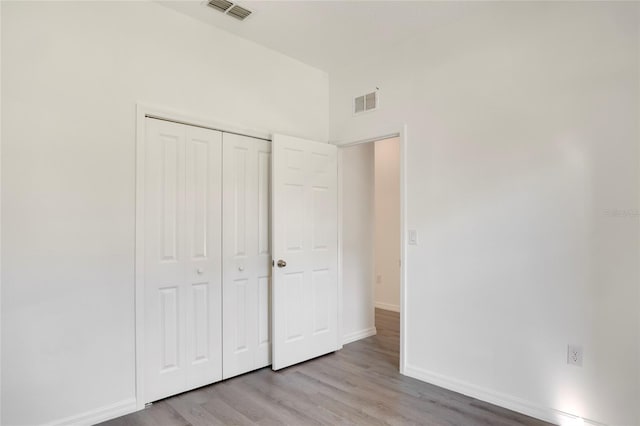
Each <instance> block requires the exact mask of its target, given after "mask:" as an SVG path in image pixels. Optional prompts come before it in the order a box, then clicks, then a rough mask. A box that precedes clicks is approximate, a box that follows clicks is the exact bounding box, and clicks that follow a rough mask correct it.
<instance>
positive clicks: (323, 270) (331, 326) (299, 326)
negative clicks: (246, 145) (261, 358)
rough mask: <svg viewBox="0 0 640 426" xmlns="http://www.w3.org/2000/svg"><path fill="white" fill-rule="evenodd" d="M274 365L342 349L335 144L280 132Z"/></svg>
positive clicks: (275, 146)
mask: <svg viewBox="0 0 640 426" xmlns="http://www.w3.org/2000/svg"><path fill="white" fill-rule="evenodd" d="M271 149H272V155H273V171H272V184H273V210H272V223H273V227H272V233H273V249H272V253H273V258H274V259H275V262H276V265H275V268H274V269H273V368H274V369H276V370H277V369H280V368H284V367H287V366H289V365H292V364H295V363H298V362H301V361H305V360H307V359H310V358H314V357H316V356H319V355H323V354H326V353H328V352H332V351H335V350H336V349H337V324H338V272H337V262H338V232H337V221H338V210H337V203H338V191H337V174H338V172H337V170H338V169H337V149H336V147H335V145H329V144H325V143H318V142H312V141H307V140H304V139H298V138H294V137H290V136H283V135H275V137H274V139H273V143H272V146H271Z"/></svg>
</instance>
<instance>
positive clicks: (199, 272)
mask: <svg viewBox="0 0 640 426" xmlns="http://www.w3.org/2000/svg"><path fill="white" fill-rule="evenodd" d="M196 272H197V273H198V275H202V273H203V272H204V270H203V269H202V268H198V269H196Z"/></svg>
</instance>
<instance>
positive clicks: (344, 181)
mask: <svg viewBox="0 0 640 426" xmlns="http://www.w3.org/2000/svg"><path fill="white" fill-rule="evenodd" d="M338 154H339V161H340V164H339V168H340V171H341V183H340V203H341V207H340V212H341V218H340V219H341V229H342V250H341V264H342V335H343V341H344V342H345V343H348V342H351V341H353V340H357V339H359V338H363V337H367V336H370V335H372V334H374V333H375V325H374V311H373V281H374V278H373V271H374V215H373V210H374V196H375V194H374V185H375V176H374V158H375V156H374V155H375V150H374V146H373V144H371V143H367V144H362V145H355V146H351V147H348V148H342V149H340V150H339V151H338Z"/></svg>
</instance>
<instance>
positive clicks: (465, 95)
mask: <svg viewBox="0 0 640 426" xmlns="http://www.w3.org/2000/svg"><path fill="white" fill-rule="evenodd" d="M434 7H472V8H473V10H470V11H469V12H470V13H467V14H461V15H460V16H461V17H460V19H459V20H458V21H455V22H448V23H446V25H442V26H440V27H433V28H429V29H428V30H429V32H427V33H426V34H425V36H424V37H422V38H416V39H411V40H406V41H405V42H403V43H400V44H398V45H397V46H396V49H395V50H394V51H392V52H380V55H379V56H378V57H376V58H371V60H370V61H368V62H366V63H361V64H356V65H354V66H352V67H351V68H349V69H347V70H345V71H343V72H341V73H337V74H335V75H334V74H332V75H331V109H330V111H331V119H330V122H331V139H332V140H333V141H338V142H340V141H350V140H359V139H364V138H368V137H373V136H376V135H386V134H389V133H391V132H393V131H397V130H398V128H399V127H401V125H402V124H403V123H406V125H407V153H406V159H407V170H406V173H407V185H408V187H407V197H408V198H407V228H408V229H416V230H417V231H418V238H419V245H418V246H408V252H407V253H408V254H407V256H408V262H407V265H406V266H407V282H406V311H405V314H406V320H407V323H406V330H407V334H406V336H405V337H406V363H407V365H406V372H407V373H408V374H411V375H413V376H416V377H420V378H422V379H424V380H427V381H431V382H434V383H438V384H441V385H444V386H447V387H449V388H453V389H457V390H460V391H463V392H465V393H468V394H473V395H476V396H478V397H480V398H483V399H488V400H492V401H494V402H497V403H499V404H502V405H506V406H509V407H512V408H516V409H519V410H521V411H526V412H528V413H530V414H534V415H538V416H540V417H546V418H548V419H551V420H555V421H559V420H560V419H561V417H562V416H561V414H560V413H559V412H558V411H555V410H561V411H564V412H567V413H572V414H575V415H580V416H583V417H586V418H588V419H593V420H596V421H600V422H603V423H607V424H613V425H631V424H639V423H640V411H639V407H640V406H639V405H638V401H640V383H639V377H640V371H639V367H638V365H639V361H640V348H639V347H640V342H639V336H640V329H639V324H640V318H639V315H640V294H639V285H638V283H639V280H640V276H639V270H638V260H639V256H640V247H639V241H638V240H639V235H640V234H639V231H640V226H639V223H640V219H639V217H638V214H637V211H638V210H637V209H638V208H639V199H638V195H639V193H640V191H639V189H640V188H639V184H638V178H639V177H640V176H639V173H638V158H639V155H638V154H639V152H638V151H639V150H638V141H639V120H638V117H639V113H640V111H639V92H638V79H639V71H640V69H639V65H638V64H639V51H640V49H639V47H640V46H639V30H638V28H639V10H638V8H639V7H640V5H638V4H637V3H612V2H597V3H596V2H591V3H584V2H580V3H567V2H533V3H520V2H517V3H509V2H487V3H479V4H474V5H473V6H469V3H453V4H452V3H448V4H447V3H440V4H434ZM471 12H473V13H471ZM376 86H378V87H380V90H381V103H380V104H381V109H380V110H379V111H377V112H374V113H370V114H365V115H362V116H356V117H354V116H352V114H351V111H350V107H351V105H352V97H353V96H354V95H358V94H362V93H366V91H367V90H368V89H371V88H374V87H376ZM615 209H619V210H626V211H629V213H627V214H625V215H624V216H621V215H620V214H619V213H616V212H615ZM568 343H577V344H582V345H583V347H584V366H583V367H582V368H577V367H573V366H568V365H567V364H566V349H567V344H568Z"/></svg>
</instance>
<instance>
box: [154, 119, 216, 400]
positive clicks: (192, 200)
mask: <svg viewBox="0 0 640 426" xmlns="http://www.w3.org/2000/svg"><path fill="white" fill-rule="evenodd" d="M221 155H222V135H221V133H220V132H217V131H213V130H207V129H201V128H197V127H191V126H186V125H182V124H176V123H171V122H167V121H163V120H157V119H151V118H148V119H147V120H146V138H145V191H144V200H145V202H144V214H145V224H144V226H145V228H144V233H145V246H144V248H145V258H144V259H145V262H144V268H145V269H144V276H145V283H144V286H145V291H144V294H145V326H144V336H145V343H144V347H143V348H142V350H143V353H144V399H145V402H150V401H155V400H158V399H161V398H164V397H167V396H170V395H174V394H177V393H181V392H184V391H187V390H189V389H193V388H195V387H198V386H202V385H205V384H209V383H213V382H215V381H218V380H220V379H221V377H222V342H221V339H222V337H221V335H222V333H221V328H222V324H221V320H222V318H221V303H222V301H221V294H222V292H221V257H222V255H221V247H220V246H221V244H220V242H221Z"/></svg>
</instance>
